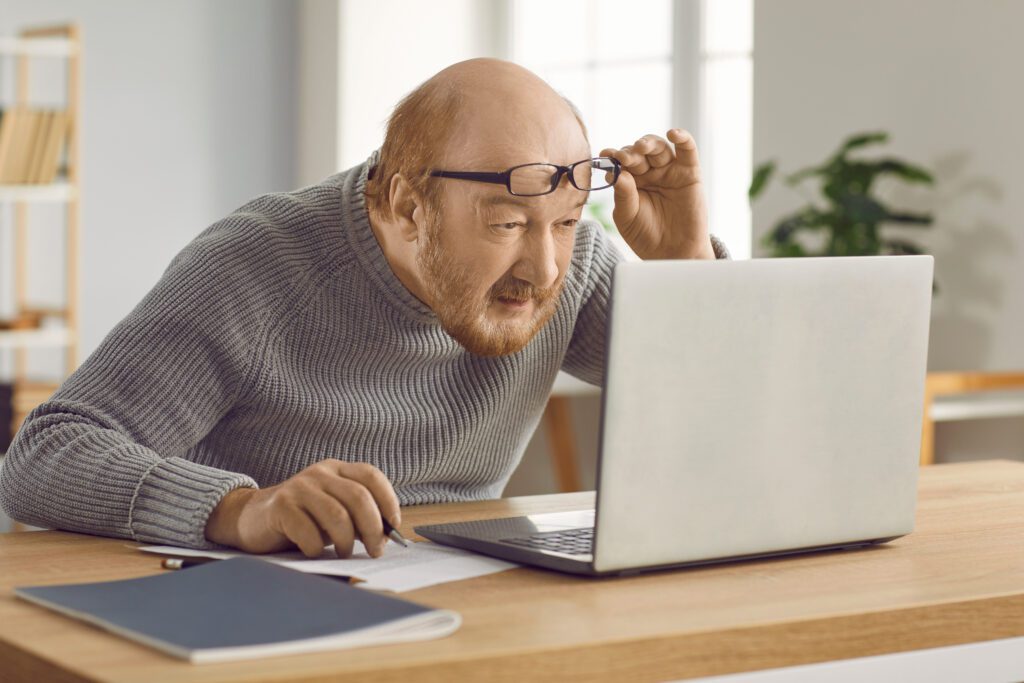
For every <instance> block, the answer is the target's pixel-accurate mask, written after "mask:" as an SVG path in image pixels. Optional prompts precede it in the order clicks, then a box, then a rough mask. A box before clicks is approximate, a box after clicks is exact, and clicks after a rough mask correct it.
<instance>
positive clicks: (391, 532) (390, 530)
mask: <svg viewBox="0 0 1024 683" xmlns="http://www.w3.org/2000/svg"><path fill="white" fill-rule="evenodd" d="M380 521H381V523H382V524H383V525H384V535H385V536H387V537H388V538H390V539H391V540H392V541H394V542H395V543H397V544H398V545H400V546H402V547H403V548H408V547H409V541H407V540H405V536H403V535H402V534H400V533H398V529H396V528H395V527H393V526H391V525H390V524H388V520H386V519H384V518H383V517H381V518H380Z"/></svg>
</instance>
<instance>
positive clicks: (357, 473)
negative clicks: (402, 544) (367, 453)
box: [338, 461, 402, 528]
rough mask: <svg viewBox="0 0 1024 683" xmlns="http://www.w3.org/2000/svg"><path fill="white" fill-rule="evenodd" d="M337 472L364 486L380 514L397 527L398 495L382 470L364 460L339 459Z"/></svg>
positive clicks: (399, 518)
mask: <svg viewBox="0 0 1024 683" xmlns="http://www.w3.org/2000/svg"><path fill="white" fill-rule="evenodd" d="M338 473H339V474H341V476H343V477H345V478H347V479H352V480H353V481H357V482H359V483H360V484H362V485H363V486H365V487H366V488H367V490H368V491H369V492H370V495H372V496H373V500H374V502H375V503H376V504H377V508H378V509H379V510H380V515H381V516H383V517H384V519H386V520H387V521H388V523H389V524H391V526H393V527H396V528H397V527H398V525H399V524H401V523H402V511H401V508H400V506H399V504H398V495H397V494H396V493H395V489H394V487H392V486H391V482H390V481H388V478H387V477H386V476H384V473H383V472H381V471H380V470H379V469H377V468H376V467H374V466H373V465H370V464H368V463H365V462H340V461H339V462H338ZM378 521H380V520H378Z"/></svg>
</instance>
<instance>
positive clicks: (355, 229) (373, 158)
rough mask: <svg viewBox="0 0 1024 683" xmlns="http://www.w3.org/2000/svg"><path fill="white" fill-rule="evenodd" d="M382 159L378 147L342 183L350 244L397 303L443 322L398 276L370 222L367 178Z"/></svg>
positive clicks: (412, 312)
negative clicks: (367, 203) (367, 202)
mask: <svg viewBox="0 0 1024 683" xmlns="http://www.w3.org/2000/svg"><path fill="white" fill-rule="evenodd" d="M379 161H380V150H376V151H374V152H373V153H372V154H371V155H370V157H369V158H368V159H367V160H366V161H364V162H363V163H362V164H360V165H359V166H356V167H354V168H352V169H350V170H349V171H348V172H347V173H346V175H347V176H348V177H347V178H346V179H345V182H344V183H343V184H342V188H341V190H342V213H343V214H344V216H345V222H346V223H347V224H348V226H349V229H348V230H347V231H346V235H347V237H348V243H349V247H350V248H351V249H352V251H353V252H354V253H355V255H356V258H357V259H358V260H359V263H360V265H361V266H362V267H363V270H364V271H365V272H366V274H367V276H368V277H369V278H370V280H371V281H372V282H373V283H374V284H375V285H376V286H377V288H378V289H379V290H380V291H381V292H382V293H383V294H384V295H385V296H386V297H387V299H388V300H389V301H390V302H391V303H392V304H393V305H395V306H396V307H397V308H398V309H399V310H401V311H402V312H403V313H405V314H407V315H409V316H410V317H412V318H414V319H416V320H419V321H421V322H425V323H433V324H439V321H438V319H437V316H436V315H435V314H434V312H433V310H431V308H430V307H429V306H427V305H426V304H425V303H423V302H422V301H420V300H419V299H417V298H416V296H415V295H414V294H413V293H412V292H410V291H409V290H408V289H407V288H406V286H405V285H404V284H402V281H401V280H399V279H398V276H397V275H396V274H395V272H394V271H393V270H392V269H391V264H389V263H388V259H387V256H385V255H384V250H383V249H382V248H381V245H380V243H379V242H378V241H377V236H376V235H374V234H373V228H372V227H371V226H370V216H369V214H368V213H367V207H366V194H365V192H366V181H367V178H368V177H369V174H370V171H371V170H373V169H375V168H376V166H377V164H378V163H379Z"/></svg>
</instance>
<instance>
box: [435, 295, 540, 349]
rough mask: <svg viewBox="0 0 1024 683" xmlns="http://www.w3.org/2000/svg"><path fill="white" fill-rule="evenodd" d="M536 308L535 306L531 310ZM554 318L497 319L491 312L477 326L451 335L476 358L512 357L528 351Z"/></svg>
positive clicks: (521, 317) (449, 331)
mask: <svg viewBox="0 0 1024 683" xmlns="http://www.w3.org/2000/svg"><path fill="white" fill-rule="evenodd" d="M533 306H534V304H532V303H531V304H530V306H529V309H532V308H533ZM529 312H530V313H532V310H529ZM550 318H551V315H550V313H549V314H547V315H544V316H543V317H542V318H541V319H537V318H536V317H535V316H533V315H530V316H525V315H523V316H519V315H516V316H507V315H506V316H494V315H492V312H491V311H488V312H487V313H486V314H485V316H484V317H482V318H481V319H479V320H477V321H476V323H475V324H471V325H466V326H462V327H459V328H457V329H449V330H448V334H450V335H451V336H452V338H454V339H455V341H457V342H458V343H459V344H460V345H461V346H462V347H463V348H464V349H466V350H467V351H469V352H470V353H472V354H474V355H477V356H484V357H486V358H493V357H495V356H510V355H512V354H514V353H519V352H520V351H522V350H523V349H524V348H526V346H527V344H529V343H530V342H531V341H533V338H534V337H536V336H537V333H538V332H540V331H541V329H543V328H544V325H545V324H547V322H548V320H549V319H550Z"/></svg>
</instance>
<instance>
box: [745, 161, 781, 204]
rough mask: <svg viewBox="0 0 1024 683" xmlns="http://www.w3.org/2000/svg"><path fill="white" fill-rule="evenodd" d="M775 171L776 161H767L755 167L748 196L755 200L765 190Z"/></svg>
mask: <svg viewBox="0 0 1024 683" xmlns="http://www.w3.org/2000/svg"><path fill="white" fill-rule="evenodd" d="M774 172H775V162H774V161H766V162H764V163H763V164H761V165H760V166H758V167H757V168H756V169H754V178H753V180H751V181H750V189H749V190H747V197H748V198H749V199H750V200H751V201H753V200H754V199H755V198H757V196H758V195H759V194H761V191H762V190H764V188H765V186H766V185H767V184H768V181H769V180H770V179H771V177H772V174H773V173H774Z"/></svg>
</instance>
